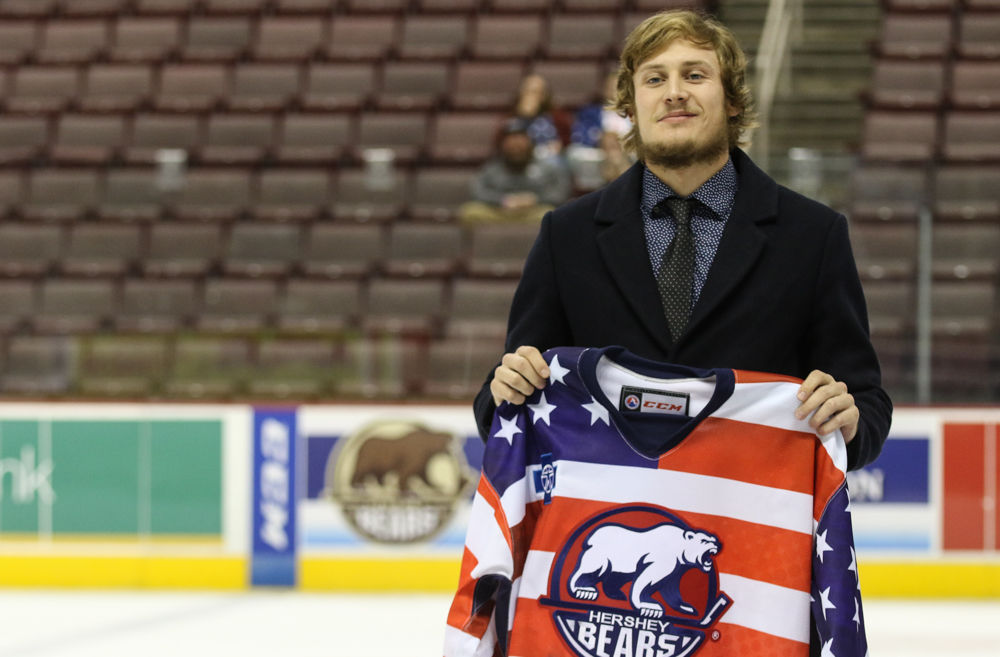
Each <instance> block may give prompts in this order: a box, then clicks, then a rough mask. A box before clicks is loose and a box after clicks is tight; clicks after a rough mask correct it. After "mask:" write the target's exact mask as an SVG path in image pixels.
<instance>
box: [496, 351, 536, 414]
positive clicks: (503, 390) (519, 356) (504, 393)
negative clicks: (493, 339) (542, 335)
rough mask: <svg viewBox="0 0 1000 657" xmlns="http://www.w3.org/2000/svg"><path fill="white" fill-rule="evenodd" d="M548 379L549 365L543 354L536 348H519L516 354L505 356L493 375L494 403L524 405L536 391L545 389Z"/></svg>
mask: <svg viewBox="0 0 1000 657" xmlns="http://www.w3.org/2000/svg"><path fill="white" fill-rule="evenodd" d="M548 378H549V364H548V363H546V362H545V359H544V358H542V353H541V352H540V351H538V349H536V348H535V347H518V348H517V350H516V351H515V352H514V353H512V354H504V356H503V360H501V361H500V367H498V368H497V369H496V371H495V372H494V373H493V382H492V383H490V392H492V393H493V403H495V404H496V405H497V406H499V405H500V403H501V402H505V401H507V402H510V403H511V404H523V403H524V400H525V399H527V398H528V397H529V396H530V395H531V393H533V392H534V391H535V390H536V389H538V388H544V387H545V381H546V380H547V379H548Z"/></svg>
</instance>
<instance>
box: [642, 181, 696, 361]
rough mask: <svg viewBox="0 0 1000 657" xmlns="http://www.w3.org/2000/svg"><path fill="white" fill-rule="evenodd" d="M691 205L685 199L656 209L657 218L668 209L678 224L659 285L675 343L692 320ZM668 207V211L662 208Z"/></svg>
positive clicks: (662, 264)
mask: <svg viewBox="0 0 1000 657" xmlns="http://www.w3.org/2000/svg"><path fill="white" fill-rule="evenodd" d="M691 203H692V201H691V200H690V199H686V198H668V199H664V200H663V201H661V202H660V203H658V204H657V205H656V207H655V208H653V212H652V214H653V216H654V217H657V216H658V217H662V216H664V215H665V211H666V209H667V208H669V210H670V214H671V215H673V217H674V220H675V221H676V222H677V230H676V231H675V233H674V239H673V240H671V242H670V246H669V247H667V250H666V252H665V253H664V254H663V260H662V261H660V271H658V272H657V273H656V284H657V287H659V288H660V298H661V299H662V300H663V312H664V314H665V315H666V316H667V324H668V325H669V326H670V334H671V336H673V340H674V342H677V339H678V338H680V337H681V332H682V331H683V330H684V327H685V326H686V325H687V323H688V319H689V318H690V317H691V288H692V287H693V286H694V233H693V232H692V231H691ZM663 206H666V207H663Z"/></svg>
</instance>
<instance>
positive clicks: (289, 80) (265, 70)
mask: <svg viewBox="0 0 1000 657" xmlns="http://www.w3.org/2000/svg"><path fill="white" fill-rule="evenodd" d="M301 77H302V71H301V70H300V69H299V67H297V66H294V65H292V64H240V65H238V66H237V67H236V69H235V71H234V72H233V90H232V92H231V93H230V94H229V98H228V99H227V101H226V104H227V105H228V106H229V108H230V109H234V110H245V111H251V112H273V111H277V110H281V109H284V108H285V107H287V106H288V105H289V103H291V102H292V101H293V100H295V99H296V98H297V97H298V95H299V86H300V80H301Z"/></svg>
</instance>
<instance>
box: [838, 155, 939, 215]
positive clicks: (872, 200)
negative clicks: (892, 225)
mask: <svg viewBox="0 0 1000 657" xmlns="http://www.w3.org/2000/svg"><path fill="white" fill-rule="evenodd" d="M851 188H852V190H853V194H854V198H853V200H852V203H851V208H850V214H851V218H852V219H857V220H861V221H915V220H916V218H917V210H918V208H919V207H920V205H921V204H923V203H924V202H925V201H926V199H927V197H928V194H927V173H926V172H925V171H923V170H921V169H917V168H901V167H886V166H881V167H880V166H871V167H863V168H859V169H856V170H855V171H854V173H853V174H852V177H851Z"/></svg>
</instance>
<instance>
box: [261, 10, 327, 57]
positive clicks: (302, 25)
mask: <svg viewBox="0 0 1000 657" xmlns="http://www.w3.org/2000/svg"><path fill="white" fill-rule="evenodd" d="M326 27H327V24H326V21H322V20H317V19H316V18H298V17H287V16H267V17H265V18H263V19H261V21H260V24H259V25H258V26H257V30H258V31H257V43H256V44H255V46H254V58H256V59H258V60H272V61H273V60H281V61H289V60H304V59H310V58H312V57H313V55H315V54H316V53H317V52H318V51H319V48H320V46H321V45H322V44H323V43H325V41H326Z"/></svg>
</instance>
